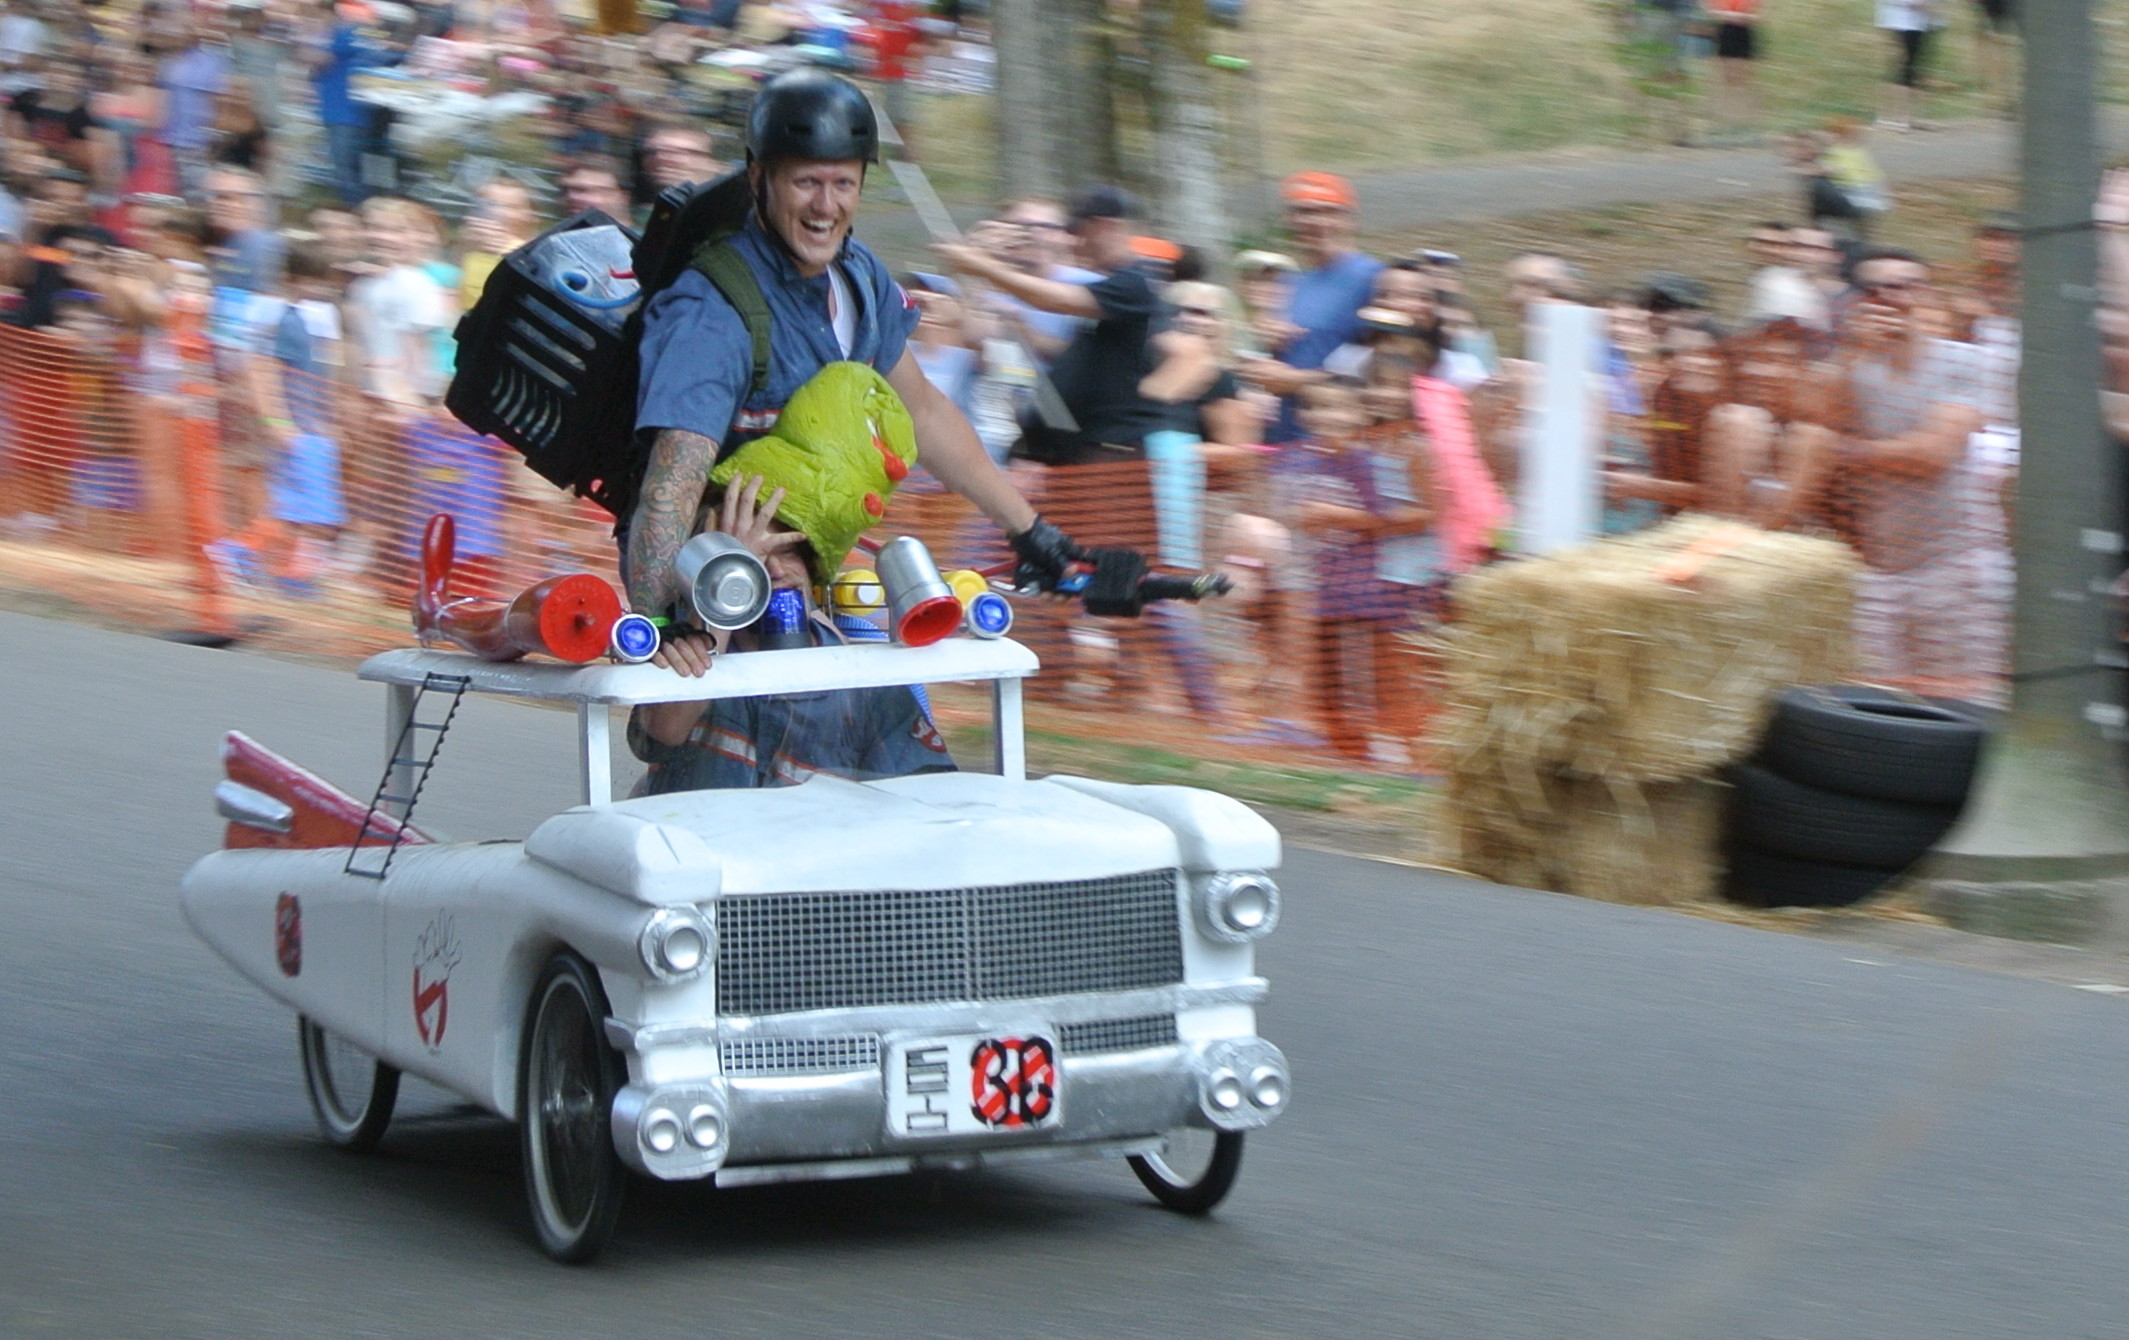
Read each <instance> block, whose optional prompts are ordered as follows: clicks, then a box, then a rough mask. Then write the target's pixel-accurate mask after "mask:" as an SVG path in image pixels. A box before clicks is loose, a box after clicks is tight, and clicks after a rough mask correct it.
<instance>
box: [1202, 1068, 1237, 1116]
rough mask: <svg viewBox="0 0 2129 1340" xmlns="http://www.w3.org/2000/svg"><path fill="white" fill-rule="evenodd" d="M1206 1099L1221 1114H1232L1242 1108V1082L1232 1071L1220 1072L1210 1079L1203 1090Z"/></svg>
mask: <svg viewBox="0 0 2129 1340" xmlns="http://www.w3.org/2000/svg"><path fill="white" fill-rule="evenodd" d="M1205 1095H1206V1097H1208V1098H1210V1099H1211V1100H1212V1105H1213V1106H1214V1107H1216V1108H1218V1109H1220V1110H1221V1111H1222V1112H1232V1111H1234V1110H1235V1109H1236V1108H1238V1107H1240V1106H1242V1081H1241V1080H1240V1079H1239V1078H1238V1077H1237V1076H1236V1075H1235V1073H1234V1072H1233V1071H1232V1070H1222V1071H1221V1072H1220V1073H1219V1074H1217V1075H1214V1076H1213V1077H1212V1083H1211V1084H1209V1085H1207V1086H1206V1088H1205Z"/></svg>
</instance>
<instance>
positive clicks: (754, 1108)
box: [613, 1036, 1289, 1186]
mask: <svg viewBox="0 0 2129 1340" xmlns="http://www.w3.org/2000/svg"><path fill="white" fill-rule="evenodd" d="M1058 1072H1059V1078H1060V1080H1061V1083H1060V1085H1059V1095H1058V1115H1057V1120H1056V1122H1055V1124H1053V1125H1050V1126H1047V1127H1044V1128H1042V1129H1039V1130H1033V1131H998V1132H987V1133H983V1134H962V1135H945V1136H925V1137H909V1136H904V1135H898V1134H895V1133H893V1132H890V1131H889V1130H888V1128H887V1096H886V1089H885V1084H884V1080H883V1075H882V1071H881V1069H880V1067H879V1066H877V1065H875V1066H872V1067H870V1068H867V1069H863V1070H852V1071H848V1072H845V1073H840V1074H830V1075H803V1076H776V1077H744V1078H731V1079H725V1078H719V1079H714V1080H706V1081H690V1082H686V1083H681V1084H674V1085H662V1086H659V1087H657V1088H655V1089H645V1088H643V1087H641V1086H638V1085H630V1086H629V1087H628V1088H627V1089H624V1090H623V1091H622V1093H621V1095H620V1097H619V1098H618V1099H617V1100H616V1102H615V1104H614V1109H613V1136H614V1145H615V1148H616V1149H617V1150H618V1151H619V1152H620V1154H621V1157H622V1158H623V1159H624V1160H625V1161H626V1162H627V1163H629V1165H630V1166H632V1167H634V1168H635V1169H637V1170H638V1171H639V1172H644V1173H647V1174H649V1175H650V1176H653V1177H658V1178H662V1179H665V1180H682V1179H691V1178H701V1177H710V1176H714V1177H715V1178H716V1180H717V1184H718V1185H719V1186H731V1185H746V1184H752V1183H760V1182H781V1181H811V1180H821V1179H827V1178H837V1177H871V1176H879V1175H884V1174H892V1173H901V1172H908V1171H911V1170H913V1169H917V1168H955V1169H962V1168H973V1167H979V1166H982V1165H985V1164H991V1163H1009V1162H1028V1161H1036V1160H1041V1159H1056V1158H1072V1157H1117V1156H1121V1155H1125V1154H1134V1153H1141V1152H1144V1151H1145V1150H1147V1149H1150V1148H1153V1147H1154V1146H1155V1145H1157V1144H1158V1142H1159V1140H1160V1138H1161V1136H1162V1135H1163V1134H1164V1133H1166V1132H1168V1131H1172V1130H1175V1129H1177V1128H1178V1127H1182V1126H1217V1127H1222V1128H1225V1129H1229V1130H1246V1129H1253V1128H1256V1127H1260V1126H1264V1125H1267V1124H1269V1123H1270V1122H1271V1121H1272V1120H1273V1119H1274V1118H1276V1117H1277V1116H1278V1115H1279V1114H1280V1113H1281V1112H1283V1111H1284V1110H1285V1107H1286V1100H1287V1093H1288V1088H1289V1081H1288V1077H1287V1071H1286V1062H1285V1058H1284V1057H1283V1056H1281V1055H1280V1053H1279V1050H1278V1048H1276V1047H1274V1046H1272V1045H1271V1044H1270V1043H1268V1042H1265V1041H1263V1040H1262V1039H1261V1038H1257V1037H1253V1036H1250V1037H1231V1038H1220V1039H1214V1040H1211V1041H1198V1042H1180V1043H1172V1044H1169V1045H1166V1046H1161V1047H1149V1048H1145V1049H1143V1050H1139V1051H1128V1052H1116V1053H1110V1054H1106V1055H1092V1056H1069V1055H1068V1056H1065V1057H1063V1058H1061V1059H1060V1060H1059V1062H1058ZM1268 1073H1269V1074H1275V1075H1276V1077H1277V1086H1276V1090H1275V1092H1274V1091H1272V1090H1271V1089H1269V1088H1267V1087H1266V1086H1264V1085H1263V1084H1262V1076H1264V1075H1265V1074H1268ZM1237 1075H1239V1076H1240V1079H1239V1081H1236V1078H1235V1077H1236V1076H1237ZM1253 1076H1254V1077H1255V1078H1252V1077H1253ZM1236 1082H1239V1083H1240V1084H1241V1085H1242V1086H1243V1087H1242V1088H1241V1090H1240V1092H1241V1093H1242V1094H1243V1095H1244V1096H1243V1099H1242V1101H1241V1102H1240V1103H1239V1104H1236V1105H1234V1106H1226V1105H1225V1104H1226V1102H1227V1096H1228V1095H1229V1094H1230V1093H1231V1092H1234V1091H1235V1083H1236ZM1260 1088H1261V1089H1264V1091H1265V1092H1267V1093H1271V1094H1272V1097H1271V1101H1270V1102H1268V1103H1265V1102H1258V1101H1256V1099H1255V1098H1254V1097H1252V1096H1251V1095H1255V1094H1257V1093H1258V1092H1259V1090H1260ZM705 1106H707V1107H711V1108H713V1109H714V1110H715V1112H716V1114H717V1117H718V1123H717V1124H718V1129H719V1132H720V1135H719V1138H718V1140H717V1141H716V1142H715V1145H714V1147H708V1146H698V1145H697V1144H695V1143H693V1142H692V1141H690V1140H688V1139H681V1140H678V1141H675V1142H672V1143H671V1145H670V1146H669V1147H667V1148H665V1149H663V1151H662V1152H661V1151H659V1150H657V1149H654V1148H653V1147H652V1146H651V1145H650V1144H649V1143H648V1142H647V1140H646V1132H647V1129H648V1127H647V1123H648V1122H649V1121H650V1119H651V1114H655V1113H657V1112H660V1111H674V1112H680V1113H683V1114H684V1113H689V1112H699V1111H700V1110H701V1109H702V1108H704V1107H705ZM688 1129H690V1130H692V1129H693V1125H692V1123H690V1125H689V1127H688Z"/></svg>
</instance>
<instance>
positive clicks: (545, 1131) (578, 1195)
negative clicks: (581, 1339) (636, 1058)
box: [518, 952, 627, 1263]
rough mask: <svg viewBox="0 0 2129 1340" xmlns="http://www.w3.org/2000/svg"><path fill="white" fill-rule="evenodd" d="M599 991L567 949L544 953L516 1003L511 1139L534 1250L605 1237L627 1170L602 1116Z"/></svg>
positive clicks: (610, 1098)
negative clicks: (520, 1039) (514, 1135)
mask: <svg viewBox="0 0 2129 1340" xmlns="http://www.w3.org/2000/svg"><path fill="white" fill-rule="evenodd" d="M606 1013H607V1010H606V992H605V991H604V990H603V989H602V988H601V987H600V985H599V976H598V973H597V972H596V971H595V970H594V969H593V968H592V966H591V965H590V964H589V963H586V962H585V961H584V960H583V959H581V958H579V957H578V956H577V955H575V954H572V953H567V952H564V953H560V954H557V955H555V956H554V957H553V958H552V959H550V960H548V963H547V966H546V968H545V969H544V970H543V971H542V972H541V973H540V978H539V982H538V983H537V984H536V985H535V986H534V987H533V989H532V1002H531V1004H530V1005H529V1006H528V1007H527V1009H526V1012H525V1034H524V1049H523V1052H522V1054H521V1056H520V1057H519V1064H518V1141H519V1148H520V1150H521V1151H522V1154H523V1157H524V1165H525V1202H526V1205H527V1206H528V1207H529V1208H530V1210H531V1211H532V1229H533V1233H534V1235H535V1236H536V1237H537V1238H538V1239H539V1243H540V1250H541V1251H544V1252H546V1253H547V1254H548V1255H549V1256H551V1257H553V1258H554V1259H555V1260H557V1261H564V1262H572V1263H574V1262H580V1261H589V1260H591V1259H592V1258H593V1257H594V1256H597V1255H598V1254H599V1251H600V1249H601V1248H603V1247H605V1246H606V1242H607V1239H609V1238H611V1237H612V1236H613V1231H614V1224H615V1223H616V1221H618V1220H619V1218H620V1216H621V1196H622V1192H623V1190H624V1189H625V1188H626V1186H627V1173H626V1171H625V1170H624V1169H623V1168H622V1166H621V1159H620V1156H619V1155H617V1154H616V1153H615V1152H614V1141H613V1134H612V1131H611V1125H610V1122H611V1115H612V1112H613V1106H614V1094H615V1093H616V1092H617V1091H618V1090H619V1089H620V1087H621V1082H622V1066H621V1057H620V1055H619V1054H618V1053H616V1052H615V1051H614V1049H613V1048H612V1047H610V1046H608V1045H607V1043H606V1038H605V1035H604V1028H605V1020H606Z"/></svg>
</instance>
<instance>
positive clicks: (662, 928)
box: [636, 907, 711, 983]
mask: <svg viewBox="0 0 2129 1340" xmlns="http://www.w3.org/2000/svg"><path fill="white" fill-rule="evenodd" d="M710 936H711V931H710V923H709V920H708V919H707V918H705V917H704V916H703V915H702V913H700V912H698V911H696V910H695V909H694V908H692V907H661V908H659V909H658V910H657V911H656V912H653V913H651V918H650V920H649V921H647V922H645V923H644V924H643V934H642V935H641V936H640V937H638V939H637V941H636V947H637V949H638V950H640V951H641V952H642V955H643V966H644V967H646V968H648V969H650V972H651V976H653V977H655V978H657V979H658V980H659V981H661V982H666V983H674V982H684V981H687V980H688V979H689V978H691V977H695V976H698V975H700V974H701V972H702V970H703V969H704V968H705V967H707V966H708V964H709V961H710V945H711V939H710Z"/></svg>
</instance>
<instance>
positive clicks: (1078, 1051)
mask: <svg viewBox="0 0 2129 1340" xmlns="http://www.w3.org/2000/svg"><path fill="white" fill-rule="evenodd" d="M1059 1031H1060V1032H1062V1033H1063V1034H1064V1036H1063V1037H1061V1038H1059V1039H1058V1045H1059V1046H1061V1047H1063V1048H1064V1053H1065V1055H1067V1056H1089V1055H1094V1054H1096V1053H1099V1052H1135V1051H1139V1050H1141V1049H1143V1048H1146V1047H1166V1046H1168V1045H1169V1044H1171V1043H1173V1042H1174V1041H1175V1016H1174V1015H1172V1014H1142V1015H1140V1016H1138V1017H1137V1018H1135V1019H1094V1020H1090V1021H1088V1022H1087V1023H1083V1024H1066V1025H1065V1026H1064V1027H1063V1028H1062V1029H1061V1030H1059Z"/></svg>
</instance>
